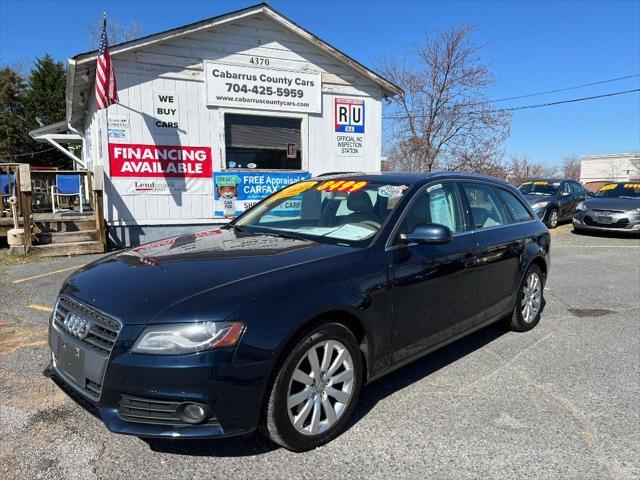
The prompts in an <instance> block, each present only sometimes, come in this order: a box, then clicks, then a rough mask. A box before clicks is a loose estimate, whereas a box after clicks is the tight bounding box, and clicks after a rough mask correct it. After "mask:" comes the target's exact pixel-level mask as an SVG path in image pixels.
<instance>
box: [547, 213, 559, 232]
mask: <svg viewBox="0 0 640 480" xmlns="http://www.w3.org/2000/svg"><path fill="white" fill-rule="evenodd" d="M549 225H551V228H556V227H557V226H558V211H557V210H551V214H550V216H549Z"/></svg>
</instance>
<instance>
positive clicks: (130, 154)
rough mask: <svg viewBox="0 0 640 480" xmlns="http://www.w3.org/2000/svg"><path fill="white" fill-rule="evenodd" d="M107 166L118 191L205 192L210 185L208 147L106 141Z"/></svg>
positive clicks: (209, 152) (209, 149)
mask: <svg viewBox="0 0 640 480" xmlns="http://www.w3.org/2000/svg"><path fill="white" fill-rule="evenodd" d="M109 166H110V176H111V178H112V179H113V180H114V182H116V183H117V184H118V187H119V191H120V193H175V192H181V193H209V191H210V188H211V187H210V186H209V183H210V182H211V176H212V170H213V166H212V161H211V148H210V147H189V146H183V145H139V144H122V143H110V144H109ZM125 180H126V181H125Z"/></svg>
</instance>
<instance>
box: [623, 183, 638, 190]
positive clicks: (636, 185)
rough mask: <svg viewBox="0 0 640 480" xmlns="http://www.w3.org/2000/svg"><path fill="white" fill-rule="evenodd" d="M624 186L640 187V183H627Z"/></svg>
mask: <svg viewBox="0 0 640 480" xmlns="http://www.w3.org/2000/svg"><path fill="white" fill-rule="evenodd" d="M623 188H633V189H636V188H640V183H625V184H624V186H623Z"/></svg>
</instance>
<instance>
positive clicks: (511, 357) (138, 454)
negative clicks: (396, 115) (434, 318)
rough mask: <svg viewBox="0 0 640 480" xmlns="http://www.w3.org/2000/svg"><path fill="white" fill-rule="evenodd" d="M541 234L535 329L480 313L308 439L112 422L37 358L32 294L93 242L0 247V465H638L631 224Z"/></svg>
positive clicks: (196, 469) (57, 280)
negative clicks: (117, 426) (488, 319)
mask: <svg viewBox="0 0 640 480" xmlns="http://www.w3.org/2000/svg"><path fill="white" fill-rule="evenodd" d="M552 236H553V243H552V270H551V275H550V278H549V281H548V284H547V288H546V291H545V294H546V298H547V306H546V309H545V311H544V314H543V319H542V322H541V323H540V325H539V326H538V327H537V328H536V329H535V330H533V331H531V332H529V333H526V334H518V333H504V332H503V331H502V330H501V329H500V328H498V327H489V328H486V329H484V330H482V331H480V332H477V333H475V334H473V335H472V336H470V337H467V338H466V339H463V340H461V341H458V342H456V343H455V344H453V345H450V346H449V347H446V348H445V349H443V350H441V351H439V352H436V353H434V354H431V355H429V356H427V357H425V358H423V359H422V360H419V361H417V362H415V363H413V364H411V365H408V366H407V367H404V368H402V369H401V370H398V371H397V372H395V373H393V374H391V375H390V376H388V377H386V378H383V379H381V380H379V381H377V382H375V383H373V384H372V385H370V386H368V387H367V388H366V389H365V390H364V392H363V395H362V397H361V400H360V402H359V405H358V409H357V412H356V417H355V419H354V421H353V422H352V424H351V426H350V428H349V429H348V430H347V431H346V432H345V433H344V434H343V435H341V436H340V437H339V438H338V439H337V440H335V441H334V442H332V443H331V444H329V445H327V446H324V447H322V448H319V449H317V450H314V451H312V452H307V453H303V454H294V453H291V452H288V451H287V450H284V449H281V448H276V447H275V446H274V445H273V444H271V443H269V442H268V441H266V440H263V439H261V438H260V437H258V436H253V437H250V438H240V439H229V440H211V441H192V442H184V441H183V442H159V441H156V442H152V443H147V442H145V441H143V440H140V439H138V438H134V437H127V436H121V435H115V434H111V433H109V432H108V431H107V430H106V428H105V427H104V426H103V425H102V424H101V423H100V421H98V420H96V419H95V418H93V417H92V416H91V415H89V414H88V413H86V412H85V411H83V410H82V409H81V408H79V407H77V406H76V405H75V404H74V403H73V402H72V401H71V400H69V399H68V398H67V397H66V396H65V395H64V394H63V393H62V392H61V391H60V390H58V388H57V387H55V386H54V385H53V384H52V383H51V382H50V381H49V380H47V379H45V378H44V377H42V375H41V374H40V372H41V371H42V369H43V368H44V367H45V366H46V364H47V362H48V351H47V348H46V345H45V341H46V324H47V316H48V314H47V313H46V312H44V311H41V310H37V308H39V307H38V306H51V305H52V303H53V302H54V299H55V296H56V293H57V290H58V289H59V287H60V285H61V283H62V281H63V280H64V279H65V277H66V276H67V275H69V273H70V272H71V270H69V269H70V268H73V267H74V266H78V265H81V264H84V263H86V262H87V261H90V260H91V259H93V258H96V257H95V256H83V257H72V258H60V259H55V260H48V261H39V262H33V263H24V264H15V262H14V261H11V262H9V261H8V260H7V258H6V257H2V256H0V300H1V301H0V436H1V437H2V441H1V442H0V477H2V478H10V479H18V478H29V479H37V478H46V479H48V478H51V479H59V478H66V479H102V478H104V479H119V478H126V479H130V478H156V479H158V478H172V479H177V478H185V479H191V478H224V479H229V478H277V479H285V478H307V477H312V478H315V479H322V478H364V477H370V478H425V477H431V478H442V479H466V478H483V479H485V478H500V479H503V478H549V479H558V478H572V479H573V478H575V479H585V478H589V479H597V478H603V479H609V478H611V479H631V478H640V433H639V432H640V428H639V427H640V391H639V390H640V388H639V386H640V357H639V352H640V324H639V322H638V318H640V240H638V239H629V238H611V237H605V236H595V237H592V236H585V235H576V234H573V233H572V232H571V226H570V225H563V226H561V227H559V228H558V229H556V230H555V231H553V233H552ZM58 270H64V271H60V272H58V273H54V274H51V275H47V276H44V277H40V278H35V279H31V280H25V281H21V282H19V283H13V282H15V281H16V280H21V279H24V278H28V277H31V276H34V275H40V274H42V273H46V272H54V271H58Z"/></svg>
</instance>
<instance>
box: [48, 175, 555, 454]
mask: <svg viewBox="0 0 640 480" xmlns="http://www.w3.org/2000/svg"><path fill="white" fill-rule="evenodd" d="M284 205H286V209H283V208H282V207H283V206H284ZM549 247H550V238H549V231H548V229H547V228H546V227H545V226H544V225H543V224H542V223H541V222H540V220H539V219H538V218H536V217H535V215H534V213H533V211H532V210H531V209H530V207H529V206H528V205H527V204H526V201H525V200H524V198H523V197H522V195H520V193H518V191H517V190H516V189H515V188H513V187H512V186H510V185H508V184H506V183H505V182H503V181H501V180H497V179H494V178H490V177H484V176H478V175H472V174H454V173H434V174H430V175H422V174H397V173H393V174H392V173H388V174H348V175H333V176H322V177H317V178H312V179H310V180H306V181H303V182H299V183H296V184H293V185H291V186H289V187H286V188H284V189H283V190H281V191H279V192H277V193H274V194H273V195H271V196H270V197H267V198H266V199H264V200H263V201H262V202H260V203H258V204H257V205H256V206H254V207H253V208H251V209H250V210H248V211H247V212H245V213H244V214H243V215H241V216H240V217H238V218H237V219H235V220H234V221H232V222H231V223H230V224H228V225H227V226H225V227H221V228H216V229H212V230H207V231H204V232H199V233H195V234H189V235H183V236H180V237H175V238H170V239H166V240H161V241H158V242H155V243H151V244H147V245H143V246H140V247H136V248H133V249H129V250H126V251H123V252H120V253H116V254H114V255H110V256H108V257H105V258H103V259H101V260H98V261H96V262H94V263H92V264H90V265H87V266H85V267H83V268H82V269H81V270H79V271H78V272H76V273H74V274H73V275H72V276H71V277H70V278H69V279H68V280H67V281H66V282H65V284H64V286H63V288H62V290H61V292H60V295H59V297H58V300H57V303H56V306H55V309H54V312H53V314H52V316H51V320H50V327H49V332H50V333H49V344H50V348H51V355H52V361H51V365H50V366H49V367H48V368H47V370H46V371H45V374H46V375H48V376H50V377H52V378H53V380H54V381H55V382H56V383H57V384H58V385H59V386H60V387H61V388H63V389H64V390H65V391H66V392H67V393H69V394H70V395H71V396H72V397H73V398H74V399H75V400H76V401H77V402H78V403H80V404H81V405H83V406H84V407H86V408H87V409H89V410H90V411H92V412H94V413H95V414H96V415H98V416H99V417H100V418H101V419H102V420H103V421H104V423H105V424H106V425H107V427H108V428H109V429H110V430H111V431H113V432H118V433H125V434H132V435H138V436H141V437H166V438H172V439H176V438H200V437H222V436H232V435H240V434H245V433H250V432H252V431H254V430H256V429H258V428H259V429H260V430H261V431H262V432H263V433H265V434H266V435H268V436H269V437H270V438H271V439H273V440H274V441H275V442H277V443H279V444H280V445H283V446H285V447H286V448H289V449H291V450H295V451H302V450H308V449H311V448H314V447H317V446H319V445H321V444H323V443H326V442H328V441H330V440H331V439H333V438H334V437H336V436H337V435H338V434H339V433H340V431H341V430H342V429H343V428H344V426H345V425H346V424H347V422H348V421H349V417H350V416H351V414H352V413H353V411H354V408H355V405H356V401H357V399H358V395H359V394H360V391H361V387H362V386H363V385H364V384H366V383H368V382H370V381H373V380H375V379H377V378H379V377H381V376H383V375H385V374H387V373H389V372H391V371H393V370H395V369H397V368H399V367H401V366H403V365H405V364H406V363H408V362H410V361H413V360H415V359H417V358H418V357H420V356H423V355H425V354H426V353H429V352H431V351H433V350H436V349H438V348H440V347H442V346H444V345H446V344H448V343H450V342H452V341H454V340H456V339H458V338H461V337H463V336H465V335H468V334H469V333H471V332H473V331H475V330H478V329H479V328H482V327H483V326H485V325H488V324H490V323H493V322H496V321H504V325H505V326H507V327H508V328H510V329H512V330H515V331H519V332H523V331H527V330H530V329H532V328H534V327H535V326H536V325H537V324H538V322H539V321H540V314H541V312H542V310H543V307H544V297H543V294H544V284H545V281H546V278H547V275H548V272H549Z"/></svg>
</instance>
